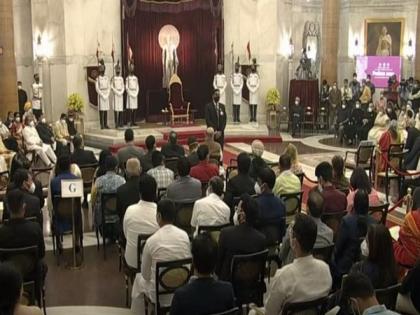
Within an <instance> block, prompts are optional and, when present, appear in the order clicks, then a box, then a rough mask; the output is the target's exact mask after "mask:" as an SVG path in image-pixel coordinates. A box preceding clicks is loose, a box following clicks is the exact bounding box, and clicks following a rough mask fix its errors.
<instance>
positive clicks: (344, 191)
mask: <svg viewBox="0 0 420 315" xmlns="http://www.w3.org/2000/svg"><path fill="white" fill-rule="evenodd" d="M338 191H341V192H342V193H343V194H345V195H346V197H347V195H348V194H349V193H350V189H349V188H342V189H338Z"/></svg>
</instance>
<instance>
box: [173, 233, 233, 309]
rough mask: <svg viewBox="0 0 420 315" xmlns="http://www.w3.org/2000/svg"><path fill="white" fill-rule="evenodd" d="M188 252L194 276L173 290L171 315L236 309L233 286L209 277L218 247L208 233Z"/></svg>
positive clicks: (214, 264)
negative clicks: (188, 281)
mask: <svg viewBox="0 0 420 315" xmlns="http://www.w3.org/2000/svg"><path fill="white" fill-rule="evenodd" d="M191 253H192V259H193V266H194V271H195V276H193V277H192V278H191V281H190V283H188V284H186V285H185V286H183V287H182V288H180V289H178V290H176V291H175V295H174V298H173V300H172V306H171V315H185V314H194V315H201V314H203V315H204V314H210V313H211V314H214V313H220V312H224V311H227V310H230V309H232V308H234V307H235V296H234V292H233V288H232V284H230V283H229V282H224V281H217V280H215V279H214V278H213V277H212V273H213V272H214V268H215V266H216V260H217V244H216V242H215V241H214V240H213V239H212V238H211V237H210V235H209V234H207V233H202V234H199V235H198V236H197V237H196V238H194V240H193V241H192V245H191Z"/></svg>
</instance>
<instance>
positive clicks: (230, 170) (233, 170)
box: [226, 165, 238, 183]
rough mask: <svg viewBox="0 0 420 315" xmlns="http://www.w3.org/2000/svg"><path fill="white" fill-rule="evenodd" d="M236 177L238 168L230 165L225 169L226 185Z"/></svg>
mask: <svg viewBox="0 0 420 315" xmlns="http://www.w3.org/2000/svg"><path fill="white" fill-rule="evenodd" d="M236 175H238V166H237V165H235V166H233V165H230V166H228V167H227V168H226V183H227V182H228V181H230V180H231V179H232V178H233V177H235V176H236Z"/></svg>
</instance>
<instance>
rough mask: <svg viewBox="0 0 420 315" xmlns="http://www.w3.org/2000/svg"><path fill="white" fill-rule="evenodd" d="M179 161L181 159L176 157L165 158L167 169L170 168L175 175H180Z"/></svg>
mask: <svg viewBox="0 0 420 315" xmlns="http://www.w3.org/2000/svg"><path fill="white" fill-rule="evenodd" d="M178 160H179V158H178V157H176V156H174V157H168V158H165V167H166V168H169V169H170V170H171V171H172V172H174V174H175V175H177V174H178V167H177V164H178Z"/></svg>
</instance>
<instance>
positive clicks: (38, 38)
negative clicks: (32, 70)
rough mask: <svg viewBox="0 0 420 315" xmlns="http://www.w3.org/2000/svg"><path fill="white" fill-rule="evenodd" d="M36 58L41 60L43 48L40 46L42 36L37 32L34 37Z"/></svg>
mask: <svg viewBox="0 0 420 315" xmlns="http://www.w3.org/2000/svg"><path fill="white" fill-rule="evenodd" d="M36 58H37V59H38V60H41V59H43V58H44V48H43V46H42V37H41V34H38V37H37V38H36Z"/></svg>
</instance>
